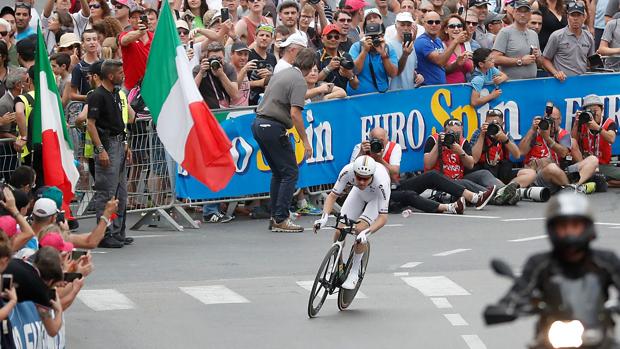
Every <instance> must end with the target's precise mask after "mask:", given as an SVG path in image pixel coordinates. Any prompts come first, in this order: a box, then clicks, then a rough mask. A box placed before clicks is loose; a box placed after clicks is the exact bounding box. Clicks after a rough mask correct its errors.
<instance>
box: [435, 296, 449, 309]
mask: <svg viewBox="0 0 620 349" xmlns="http://www.w3.org/2000/svg"><path fill="white" fill-rule="evenodd" d="M431 302H433V304H435V306H436V307H437V308H439V309H450V308H452V304H450V302H448V299H447V298H444V297H432V298H431Z"/></svg>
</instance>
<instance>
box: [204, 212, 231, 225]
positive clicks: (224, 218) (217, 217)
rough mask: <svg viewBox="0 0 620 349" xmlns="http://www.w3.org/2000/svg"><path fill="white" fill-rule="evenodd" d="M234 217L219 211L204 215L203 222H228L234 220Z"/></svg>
mask: <svg viewBox="0 0 620 349" xmlns="http://www.w3.org/2000/svg"><path fill="white" fill-rule="evenodd" d="M233 219H234V217H231V216H229V215H225V214H221V213H219V212H214V213H211V214H210V215H207V216H204V217H202V222H203V223H228V222H230V221H232V220H233Z"/></svg>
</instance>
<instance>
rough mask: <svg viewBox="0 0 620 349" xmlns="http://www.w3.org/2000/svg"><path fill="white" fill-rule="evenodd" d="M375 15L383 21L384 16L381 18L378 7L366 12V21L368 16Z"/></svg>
mask: <svg viewBox="0 0 620 349" xmlns="http://www.w3.org/2000/svg"><path fill="white" fill-rule="evenodd" d="M373 13H374V14H375V15H378V16H379V18H381V19H383V16H381V12H379V9H378V8H376V7H373V8H369V9H367V10H366V11H364V20H366V17H368V15H370V14H373Z"/></svg>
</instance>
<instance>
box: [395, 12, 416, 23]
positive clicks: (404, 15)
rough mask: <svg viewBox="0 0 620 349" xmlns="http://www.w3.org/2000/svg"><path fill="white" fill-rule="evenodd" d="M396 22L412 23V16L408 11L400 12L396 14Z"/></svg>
mask: <svg viewBox="0 0 620 349" xmlns="http://www.w3.org/2000/svg"><path fill="white" fill-rule="evenodd" d="M396 22H409V23H414V22H415V21H414V20H413V16H412V15H411V13H409V12H400V13H399V14H397V15H396Z"/></svg>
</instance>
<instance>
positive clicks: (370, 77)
mask: <svg viewBox="0 0 620 349" xmlns="http://www.w3.org/2000/svg"><path fill="white" fill-rule="evenodd" d="M349 53H350V54H351V57H352V58H353V60H354V62H355V71H357V72H358V75H357V77H358V79H359V87H358V88H357V89H356V90H354V89H353V88H352V87H349V88H348V89H347V93H348V94H349V95H357V94H363V93H371V92H385V91H387V90H388V88H389V78H393V77H395V76H396V75H397V74H398V58H397V57H396V50H394V48H392V47H391V46H390V45H389V44H388V43H386V42H385V40H384V38H383V26H382V25H381V24H376V23H367V24H366V26H365V27H364V37H363V38H362V40H360V41H358V42H356V43H354V44H353V46H351V49H350V50H349Z"/></svg>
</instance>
